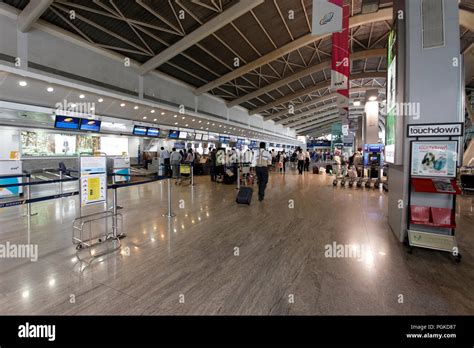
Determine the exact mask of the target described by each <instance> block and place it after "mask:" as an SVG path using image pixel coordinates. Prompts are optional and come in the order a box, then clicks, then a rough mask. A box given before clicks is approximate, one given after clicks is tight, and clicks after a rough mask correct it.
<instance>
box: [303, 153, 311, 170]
mask: <svg viewBox="0 0 474 348" xmlns="http://www.w3.org/2000/svg"><path fill="white" fill-rule="evenodd" d="M304 155H305V159H304V170H305V171H307V172H309V163H310V162H311V155H310V154H309V151H307V150H306V151H305V153H304Z"/></svg>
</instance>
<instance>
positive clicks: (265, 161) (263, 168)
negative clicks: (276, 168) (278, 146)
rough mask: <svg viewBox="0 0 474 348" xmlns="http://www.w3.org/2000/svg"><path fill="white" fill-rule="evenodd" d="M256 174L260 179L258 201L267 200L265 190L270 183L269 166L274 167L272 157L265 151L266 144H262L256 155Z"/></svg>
mask: <svg viewBox="0 0 474 348" xmlns="http://www.w3.org/2000/svg"><path fill="white" fill-rule="evenodd" d="M255 163H256V168H255V170H256V172H257V179H258V200H259V201H260V202H261V201H263V199H264V198H265V189H266V187H267V183H268V166H271V165H272V155H271V154H270V153H269V152H268V151H267V150H265V143H264V142H261V143H260V148H259V150H258V152H257V153H256V155H255Z"/></svg>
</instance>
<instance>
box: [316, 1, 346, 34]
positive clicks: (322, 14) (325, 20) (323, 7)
mask: <svg viewBox="0 0 474 348" xmlns="http://www.w3.org/2000/svg"><path fill="white" fill-rule="evenodd" d="M342 1H343V0H313V25H312V30H311V33H312V34H313V35H324V34H330V33H334V32H336V31H341V30H342Z"/></svg>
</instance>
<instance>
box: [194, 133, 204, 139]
mask: <svg viewBox="0 0 474 348" xmlns="http://www.w3.org/2000/svg"><path fill="white" fill-rule="evenodd" d="M194 139H196V140H202V134H201V133H196V135H195V136H194Z"/></svg>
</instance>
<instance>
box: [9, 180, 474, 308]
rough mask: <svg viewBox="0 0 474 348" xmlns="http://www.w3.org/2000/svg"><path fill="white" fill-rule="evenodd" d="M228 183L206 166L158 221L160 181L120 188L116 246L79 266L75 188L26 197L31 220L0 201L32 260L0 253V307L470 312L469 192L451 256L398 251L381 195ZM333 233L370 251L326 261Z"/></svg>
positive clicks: (304, 183) (162, 196)
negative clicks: (245, 197)
mask: <svg viewBox="0 0 474 348" xmlns="http://www.w3.org/2000/svg"><path fill="white" fill-rule="evenodd" d="M235 194H236V190H235V186H227V185H222V184H214V183H211V182H210V181H209V179H208V177H197V178H196V185H195V186H194V187H191V186H174V185H173V212H174V213H176V217H175V218H172V219H170V220H169V219H168V218H166V217H162V214H163V213H165V212H166V210H167V205H166V199H167V191H166V183H153V184H147V185H143V186H135V187H130V188H124V189H121V190H119V195H118V199H119V204H120V205H122V206H123V209H122V210H121V212H122V214H123V218H124V221H123V222H124V232H126V233H127V237H126V238H125V239H123V240H122V252H115V253H112V254H109V255H107V256H103V257H101V258H98V259H97V260H96V261H95V262H93V263H92V264H90V265H87V267H84V263H80V262H78V260H77V258H76V250H75V248H74V246H73V245H72V242H71V233H72V232H71V225H72V220H73V219H74V217H75V215H76V213H77V209H78V207H77V200H78V198H77V196H76V197H73V198H68V199H64V200H63V202H62V203H61V201H59V200H58V201H49V202H44V203H38V204H35V205H33V211H34V212H38V213H39V214H38V215H36V216H33V217H31V219H30V221H28V219H27V218H24V217H20V216H21V214H22V213H23V211H24V207H13V208H8V209H0V243H2V244H4V243H6V242H7V241H9V242H10V243H19V244H21V243H27V242H28V239H30V240H31V243H34V244H38V247H39V259H38V261H37V262H31V261H29V260H25V259H0V314H65V315H72V314H140V315H169V314H192V315H197V314H205V315H210V314H218V315H226V314H230V315H235V314H251V315H285V314H290V315H313V314H319V315H334V314H349V315H354V314H444V315H446V314H471V315H472V314H474V291H473V289H474V261H473V260H474V248H473V246H474V234H473V226H474V212H473V200H472V198H465V197H463V198H460V199H459V200H458V207H457V212H456V213H457V222H458V229H457V237H458V242H459V245H460V251H461V253H462V254H463V259H462V262H461V263H460V264H456V263H454V262H453V261H452V259H451V257H450V256H449V254H447V253H442V252H436V251H432V250H425V249H415V250H414V253H413V254H408V253H407V252H406V249H405V247H404V246H403V245H401V244H400V243H399V242H398V241H397V240H396V238H395V237H394V235H393V233H392V232H391V231H390V229H389V227H388V224H387V193H384V192H379V191H374V190H368V189H356V188H345V189H344V188H340V187H337V188H334V187H333V186H332V178H331V177H327V176H324V175H313V174H309V173H308V174H305V175H304V176H298V175H296V174H295V173H293V172H291V173H287V174H286V175H280V174H276V173H272V175H271V176H270V182H269V187H268V189H267V194H266V199H265V201H264V202H261V203H260V202H258V200H257V199H255V198H256V195H254V201H253V202H252V204H251V206H250V207H248V206H241V205H237V204H236V203H235V201H234V200H235ZM99 208H100V207H98V206H97V207H95V209H99ZM334 242H335V243H338V244H351V245H364V247H366V249H365V250H368V252H366V253H365V254H364V255H365V257H363V258H359V259H356V258H328V257H326V256H325V246H326V245H328V244H332V243H334ZM127 247H128V248H129V249H126V248H127ZM124 250H129V251H130V252H129V253H128V252H124Z"/></svg>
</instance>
